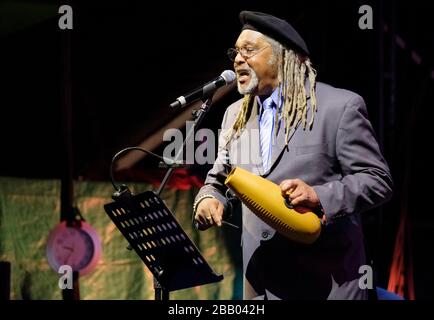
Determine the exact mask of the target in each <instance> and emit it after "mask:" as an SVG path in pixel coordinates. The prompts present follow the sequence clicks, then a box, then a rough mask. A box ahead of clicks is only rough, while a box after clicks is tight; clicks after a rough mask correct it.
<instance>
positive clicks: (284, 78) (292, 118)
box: [227, 36, 317, 143]
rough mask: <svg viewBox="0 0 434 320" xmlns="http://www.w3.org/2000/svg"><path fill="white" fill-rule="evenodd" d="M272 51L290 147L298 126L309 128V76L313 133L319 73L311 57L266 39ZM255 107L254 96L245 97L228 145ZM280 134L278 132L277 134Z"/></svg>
mask: <svg viewBox="0 0 434 320" xmlns="http://www.w3.org/2000/svg"><path fill="white" fill-rule="evenodd" d="M264 38H265V40H266V41H267V42H269V43H270V44H271V46H272V48H273V57H272V58H271V60H270V61H269V63H270V64H274V63H278V64H279V65H278V68H279V70H278V74H279V83H280V84H281V86H280V95H279V96H282V97H283V106H282V118H283V121H284V124H285V133H286V134H285V141H286V143H288V137H289V132H290V131H291V129H292V128H293V127H294V126H295V125H297V123H298V122H299V121H301V122H302V124H303V129H306V125H307V100H306V96H307V92H306V88H305V80H306V76H307V77H308V78H309V87H310V100H311V103H310V105H311V118H310V121H309V129H312V127H313V122H314V116H315V113H316V109H317V105H316V96H315V83H316V81H315V79H316V71H315V69H314V68H313V67H312V64H311V62H310V60H309V58H308V57H304V56H302V55H299V54H297V53H296V52H294V51H293V50H291V49H287V48H285V47H283V46H282V45H281V44H280V43H278V42H277V41H275V40H274V39H271V38H269V37H267V36H264ZM252 105H253V96H252V95H251V94H246V95H245V96H244V99H243V102H242V105H241V109H240V111H239V112H238V115H237V117H236V119H235V122H234V124H233V126H232V130H230V131H229V135H228V138H229V139H228V140H227V141H228V142H229V141H230V140H231V139H232V138H233V137H234V136H238V135H239V134H240V133H241V130H242V129H243V128H244V127H245V125H246V122H247V120H248V119H247V115H248V114H250V111H251V108H252ZM278 117H279V115H278V113H277V112H276V118H275V124H277V122H278ZM276 134H277V131H276Z"/></svg>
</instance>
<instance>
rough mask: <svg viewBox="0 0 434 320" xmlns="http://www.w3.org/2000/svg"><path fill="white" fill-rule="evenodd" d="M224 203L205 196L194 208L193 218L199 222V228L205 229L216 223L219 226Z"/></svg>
mask: <svg viewBox="0 0 434 320" xmlns="http://www.w3.org/2000/svg"><path fill="white" fill-rule="evenodd" d="M223 209H224V205H223V203H221V202H220V201H218V200H217V199H214V198H205V199H203V200H202V201H201V202H199V205H198V206H197V209H196V215H195V216H194V219H195V220H196V221H197V222H198V223H199V229H200V230H206V229H208V228H209V227H211V226H212V225H214V224H216V225H217V226H219V227H221V225H222V218H223Z"/></svg>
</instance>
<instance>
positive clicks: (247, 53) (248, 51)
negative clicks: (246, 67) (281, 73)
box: [228, 46, 269, 61]
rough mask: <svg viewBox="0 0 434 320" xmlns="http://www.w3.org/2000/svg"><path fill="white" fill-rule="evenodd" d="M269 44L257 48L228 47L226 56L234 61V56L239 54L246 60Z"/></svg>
mask: <svg viewBox="0 0 434 320" xmlns="http://www.w3.org/2000/svg"><path fill="white" fill-rule="evenodd" d="M268 47H269V46H265V47H262V48H259V49H255V48H252V47H246V48H241V49H237V48H229V49H228V57H229V59H230V60H231V61H235V58H236V57H237V55H238V54H240V55H241V56H242V57H243V59H245V60H247V59H250V58H251V57H253V56H254V55H257V54H258V53H259V52H261V51H262V50H265V49H266V48H268Z"/></svg>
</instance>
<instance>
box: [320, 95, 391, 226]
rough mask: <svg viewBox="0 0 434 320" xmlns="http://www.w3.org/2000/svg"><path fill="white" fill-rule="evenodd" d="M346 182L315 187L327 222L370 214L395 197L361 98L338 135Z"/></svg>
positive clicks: (351, 103) (347, 112)
mask: <svg viewBox="0 0 434 320" xmlns="http://www.w3.org/2000/svg"><path fill="white" fill-rule="evenodd" d="M336 156H337V159H338V162H339V164H340V167H341V174H342V179H341V180H339V181H332V182H328V183H326V184H323V185H318V186H314V187H313V188H314V189H315V191H316V193H317V195H318V198H319V199H320V202H321V205H322V207H323V210H324V213H325V215H326V217H327V221H330V222H332V221H333V220H334V219H336V218H339V217H342V216H345V215H349V214H354V213H360V212H363V211H366V210H368V209H371V208H373V207H376V206H378V205H380V204H382V203H384V202H386V201H388V200H389V199H390V198H391V196H392V186H393V182H392V177H391V174H390V171H389V167H388V165H387V163H386V161H385V159H384V158H383V156H382V154H381V152H380V148H379V146H378V143H377V141H376V139H375V134H374V130H373V128H372V125H371V123H370V122H369V120H368V115H367V110H366V106H365V102H364V101H363V99H362V98H361V97H360V96H356V97H355V98H353V99H351V100H350V101H349V102H348V103H347V104H346V106H345V108H344V112H343V114H342V117H341V119H340V121H339V127H338V131H337V135H336Z"/></svg>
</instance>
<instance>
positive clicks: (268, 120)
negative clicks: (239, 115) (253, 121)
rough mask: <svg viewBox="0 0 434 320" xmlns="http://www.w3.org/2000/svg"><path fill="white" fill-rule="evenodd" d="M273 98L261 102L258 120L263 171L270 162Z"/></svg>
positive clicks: (266, 169)
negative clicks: (259, 118)
mask: <svg viewBox="0 0 434 320" xmlns="http://www.w3.org/2000/svg"><path fill="white" fill-rule="evenodd" d="M275 106H276V105H275V104H274V102H273V99H271V97H270V98H268V99H265V101H264V102H263V103H262V108H263V111H262V115H261V120H260V121H259V136H260V139H261V155H262V164H263V167H264V171H265V172H267V171H268V169H269V166H270V162H271V154H272V141H273V140H272V139H273V130H274V128H273V127H274V112H275V111H276V108H275Z"/></svg>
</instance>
